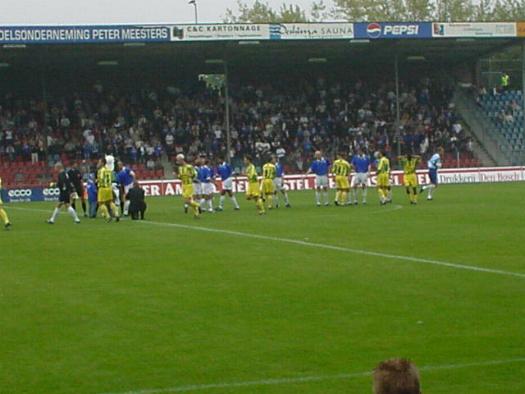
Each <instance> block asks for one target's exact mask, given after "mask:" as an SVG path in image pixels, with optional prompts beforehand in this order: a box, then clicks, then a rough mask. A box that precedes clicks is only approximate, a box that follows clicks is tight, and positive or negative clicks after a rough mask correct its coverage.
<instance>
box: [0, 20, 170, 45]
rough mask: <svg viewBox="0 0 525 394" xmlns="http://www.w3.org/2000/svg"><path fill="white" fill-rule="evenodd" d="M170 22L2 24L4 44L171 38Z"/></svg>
mask: <svg viewBox="0 0 525 394" xmlns="http://www.w3.org/2000/svg"><path fill="white" fill-rule="evenodd" d="M169 41H170V29H169V27H167V26H153V25H152V26H133V25H115V26H112V25H106V26H104V25H102V26H3V27H2V26H0V44H12V45H16V44H81V43H119V42H169Z"/></svg>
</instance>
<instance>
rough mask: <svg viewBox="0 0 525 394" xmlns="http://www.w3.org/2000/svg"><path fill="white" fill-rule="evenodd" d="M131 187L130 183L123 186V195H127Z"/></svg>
mask: <svg viewBox="0 0 525 394" xmlns="http://www.w3.org/2000/svg"><path fill="white" fill-rule="evenodd" d="M132 187H133V183H130V184H129V185H126V186H124V195H125V196H127V195H128V192H129V191H130V190H131V188H132Z"/></svg>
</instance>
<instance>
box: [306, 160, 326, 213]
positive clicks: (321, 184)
mask: <svg viewBox="0 0 525 394" xmlns="http://www.w3.org/2000/svg"><path fill="white" fill-rule="evenodd" d="M314 157H315V160H314V161H313V162H312V164H311V165H310V168H309V169H308V172H307V173H306V175H308V174H312V173H313V174H315V202H316V204H317V206H318V207H320V206H321V191H322V192H323V195H324V205H325V206H328V205H330V203H329V200H328V187H329V186H330V184H329V180H328V172H329V171H330V162H329V161H328V160H327V159H325V158H324V157H323V155H322V154H321V151H320V150H318V151H315V154H314Z"/></svg>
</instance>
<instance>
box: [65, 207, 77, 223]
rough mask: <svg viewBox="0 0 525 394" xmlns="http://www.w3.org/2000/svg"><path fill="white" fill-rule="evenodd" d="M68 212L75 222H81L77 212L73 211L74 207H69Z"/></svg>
mask: <svg viewBox="0 0 525 394" xmlns="http://www.w3.org/2000/svg"><path fill="white" fill-rule="evenodd" d="M67 212H68V213H69V214H70V215H71V217H72V218H73V220H74V221H75V222H79V221H80V220H79V219H78V216H77V211H75V210H74V209H73V207H68V209H67Z"/></svg>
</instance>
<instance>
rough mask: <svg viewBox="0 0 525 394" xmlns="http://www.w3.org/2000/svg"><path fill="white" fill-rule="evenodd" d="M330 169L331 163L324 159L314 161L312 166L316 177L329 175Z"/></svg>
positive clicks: (311, 168)
mask: <svg viewBox="0 0 525 394" xmlns="http://www.w3.org/2000/svg"><path fill="white" fill-rule="evenodd" d="M329 168H330V162H329V161H328V160H326V159H325V158H324V157H323V158H321V159H320V160H314V162H313V163H312V165H311V166H310V170H311V171H312V172H313V173H314V174H315V175H328V169H329Z"/></svg>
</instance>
